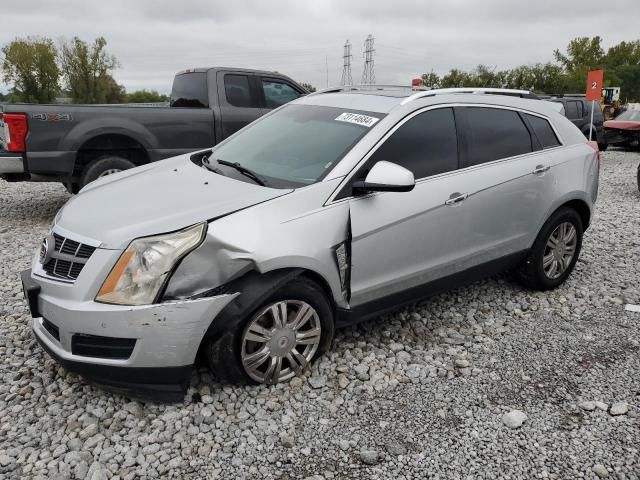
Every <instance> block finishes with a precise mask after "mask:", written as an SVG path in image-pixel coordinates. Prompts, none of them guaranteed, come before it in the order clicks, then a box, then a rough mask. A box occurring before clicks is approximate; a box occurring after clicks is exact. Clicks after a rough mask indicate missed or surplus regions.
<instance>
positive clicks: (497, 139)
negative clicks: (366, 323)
mask: <svg viewBox="0 0 640 480" xmlns="http://www.w3.org/2000/svg"><path fill="white" fill-rule="evenodd" d="M465 110H466V115H467V122H468V132H467V143H468V160H467V165H466V166H471V165H479V164H481V163H486V162H493V161H494V160H500V159H502V158H508V157H514V156H516V155H522V154H524V153H529V152H531V151H533V148H532V144H531V135H530V134H529V130H527V127H526V126H525V124H524V122H523V121H522V119H521V118H520V115H519V114H518V112H515V111H513V110H504V109H500V108H483V107H467V108H466V109H465Z"/></svg>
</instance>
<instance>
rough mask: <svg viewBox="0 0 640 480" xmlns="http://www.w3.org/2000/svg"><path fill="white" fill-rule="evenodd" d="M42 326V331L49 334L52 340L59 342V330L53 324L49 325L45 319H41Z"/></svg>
mask: <svg viewBox="0 0 640 480" xmlns="http://www.w3.org/2000/svg"><path fill="white" fill-rule="evenodd" d="M42 326H43V327H44V329H45V330H46V331H47V332H49V333H50V334H51V336H52V337H53V338H55V339H56V340H58V341H60V330H59V329H58V327H56V326H55V325H54V324H53V323H51V322H50V321H49V320H47V319H46V318H43V319H42Z"/></svg>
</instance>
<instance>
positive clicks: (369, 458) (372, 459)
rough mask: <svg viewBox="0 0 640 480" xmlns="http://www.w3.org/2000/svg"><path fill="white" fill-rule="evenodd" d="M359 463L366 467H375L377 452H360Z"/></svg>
mask: <svg viewBox="0 0 640 480" xmlns="http://www.w3.org/2000/svg"><path fill="white" fill-rule="evenodd" d="M360 461H361V462H362V463H364V464H366V465H375V464H376V463H378V452H376V451H375V450H361V451H360Z"/></svg>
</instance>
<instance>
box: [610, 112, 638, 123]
mask: <svg viewBox="0 0 640 480" xmlns="http://www.w3.org/2000/svg"><path fill="white" fill-rule="evenodd" d="M615 119H616V120H629V121H631V122H640V110H627V111H626V112H622V113H621V114H620V115H618V116H617V117H616V118H615Z"/></svg>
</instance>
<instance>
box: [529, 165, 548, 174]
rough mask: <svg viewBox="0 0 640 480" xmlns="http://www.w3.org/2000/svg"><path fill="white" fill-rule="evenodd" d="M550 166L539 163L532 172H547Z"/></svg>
mask: <svg viewBox="0 0 640 480" xmlns="http://www.w3.org/2000/svg"><path fill="white" fill-rule="evenodd" d="M550 168H551V167H550V166H549V165H537V166H536V169H535V170H534V171H533V172H531V173H534V174H535V175H540V174H541V173H544V172H546V171H547V170H549V169H550Z"/></svg>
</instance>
